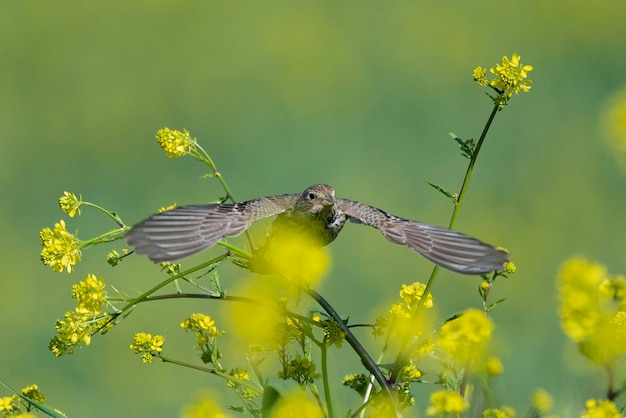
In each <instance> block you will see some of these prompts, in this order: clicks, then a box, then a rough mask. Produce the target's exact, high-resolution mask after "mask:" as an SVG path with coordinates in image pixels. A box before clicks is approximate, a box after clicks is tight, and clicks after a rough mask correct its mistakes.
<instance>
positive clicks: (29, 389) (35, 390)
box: [22, 385, 46, 404]
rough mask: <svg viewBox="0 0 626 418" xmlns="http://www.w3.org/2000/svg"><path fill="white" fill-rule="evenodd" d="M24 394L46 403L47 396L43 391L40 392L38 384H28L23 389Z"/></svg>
mask: <svg viewBox="0 0 626 418" xmlns="http://www.w3.org/2000/svg"><path fill="white" fill-rule="evenodd" d="M22 395H24V396H26V397H27V398H29V399H32V400H33V401H35V402H39V403H41V404H43V403H46V397H45V396H44V394H43V393H41V392H39V387H38V386H37V385H30V386H26V387H25V388H24V389H22Z"/></svg>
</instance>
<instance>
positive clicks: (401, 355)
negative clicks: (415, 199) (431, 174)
mask: <svg viewBox="0 0 626 418" xmlns="http://www.w3.org/2000/svg"><path fill="white" fill-rule="evenodd" d="M498 109H499V107H498V106H497V105H496V106H494V108H493V110H492V111H491V114H490V115H489V119H487V123H486V124H485V127H484V128H483V131H482V133H481V134H480V138H479V140H478V143H477V144H476V147H475V148H474V150H473V152H472V158H470V162H469V164H468V166H467V170H466V171H465V177H464V178H463V183H462V184H461V190H460V192H459V195H458V197H457V198H456V204H455V205H454V210H453V211H452V216H451V217H450V224H449V225H448V228H449V229H454V227H455V225H456V220H457V218H458V216H459V211H460V210H461V205H462V203H463V199H464V198H465V195H466V193H467V187H468V185H469V182H470V179H471V177H472V172H473V171H474V165H475V164H476V159H477V158H478V153H479V152H480V148H481V147H482V145H483V142H484V141H485V138H486V137H487V132H489V128H490V127H491V123H492V122H493V119H494V118H495V116H496V114H497V113H498ZM438 273H439V266H434V267H433V270H432V272H431V274H430V278H429V279H428V283H426V288H425V289H424V293H423V294H422V297H421V299H420V301H419V303H418V305H417V308H416V310H415V312H414V313H413V315H417V314H418V313H419V312H420V311H421V309H422V306H424V303H425V302H426V299H427V298H428V295H429V294H430V293H431V289H432V287H433V286H434V285H435V281H436V278H437V274H438ZM409 344H410V338H409V337H408V336H407V337H405V339H404V341H403V342H402V344H401V345H400V350H399V351H398V356H397V357H396V360H395V362H394V366H393V370H392V372H391V377H390V378H389V380H390V381H391V382H393V383H395V382H396V379H397V378H398V374H399V373H400V370H401V369H402V367H403V366H404V364H405V363H406V359H407V358H406V357H407V348H408V346H409Z"/></svg>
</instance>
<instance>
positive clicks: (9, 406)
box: [0, 396, 15, 416]
mask: <svg viewBox="0 0 626 418" xmlns="http://www.w3.org/2000/svg"><path fill="white" fill-rule="evenodd" d="M13 401H14V399H13V397H11V396H5V397H3V398H0V411H4V412H11V411H13V409H14V408H15V404H14V403H13ZM5 416H7V415H5Z"/></svg>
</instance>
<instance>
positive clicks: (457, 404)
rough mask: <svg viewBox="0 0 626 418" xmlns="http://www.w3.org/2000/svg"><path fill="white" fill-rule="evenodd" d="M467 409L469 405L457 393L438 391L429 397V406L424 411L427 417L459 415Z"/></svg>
mask: <svg viewBox="0 0 626 418" xmlns="http://www.w3.org/2000/svg"><path fill="white" fill-rule="evenodd" d="M468 407H469V403H468V402H467V401H466V400H465V399H463V397H462V396H461V395H459V394H458V393H457V392H451V391H448V390H440V391H437V392H434V393H433V394H432V395H430V406H429V407H428V408H427V409H426V415H428V416H429V417H445V416H449V415H453V416H456V415H460V414H461V413H462V412H463V411H465V410H466V409H467V408H468Z"/></svg>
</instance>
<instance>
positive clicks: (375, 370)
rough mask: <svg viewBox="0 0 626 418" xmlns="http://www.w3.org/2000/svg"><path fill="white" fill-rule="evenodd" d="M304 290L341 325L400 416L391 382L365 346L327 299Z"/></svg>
mask: <svg viewBox="0 0 626 418" xmlns="http://www.w3.org/2000/svg"><path fill="white" fill-rule="evenodd" d="M304 291H305V292H306V294H308V295H309V296H310V297H311V298H312V299H313V300H314V301H315V302H317V303H318V304H319V305H320V306H321V307H322V308H323V309H324V311H326V313H327V314H328V315H329V316H330V317H331V318H333V320H334V321H335V322H336V323H337V324H339V325H340V326H341V330H342V331H343V332H344V333H345V334H346V336H345V339H346V341H347V342H348V344H349V345H350V347H352V349H353V350H354V351H355V353H356V354H357V355H358V356H359V358H360V359H361V362H362V363H363V365H364V366H365V368H366V369H367V370H368V371H369V372H370V373H371V374H372V375H374V378H375V379H376V381H378V384H380V386H381V389H382V390H383V392H385V395H386V396H387V399H389V402H390V403H391V404H392V406H393V407H394V409H395V412H396V415H397V416H398V417H402V414H401V413H400V405H399V404H398V399H397V397H396V395H395V394H394V393H393V391H392V389H393V384H391V383H390V382H389V381H388V380H387V378H385V375H383V372H382V371H381V370H380V368H379V367H378V365H377V364H376V362H374V360H373V359H372V357H371V356H370V355H369V353H368V352H367V350H366V349H365V347H363V345H361V343H360V342H359V340H358V339H357V338H356V337H355V336H354V334H352V331H350V328H349V327H348V326H347V325H346V323H345V321H344V320H343V319H342V318H341V316H339V314H338V313H337V311H336V310H335V309H334V308H333V307H332V305H331V304H330V303H328V301H327V300H326V299H324V298H323V297H322V296H321V295H320V294H319V293H317V292H316V291H314V290H312V289H310V288H306V289H304Z"/></svg>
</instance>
